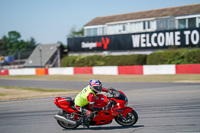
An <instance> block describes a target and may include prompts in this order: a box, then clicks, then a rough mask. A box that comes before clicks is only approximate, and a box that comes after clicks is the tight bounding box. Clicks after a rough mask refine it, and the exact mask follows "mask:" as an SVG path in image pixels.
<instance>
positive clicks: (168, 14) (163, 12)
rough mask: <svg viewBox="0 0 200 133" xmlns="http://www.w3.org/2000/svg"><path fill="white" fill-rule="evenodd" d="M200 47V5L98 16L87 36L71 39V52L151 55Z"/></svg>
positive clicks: (85, 26)
mask: <svg viewBox="0 0 200 133" xmlns="http://www.w3.org/2000/svg"><path fill="white" fill-rule="evenodd" d="M174 46H175V47H180V48H182V47H200V4H194V5H185V6H178V7H170V8H161V9H155V10H148V11H140V12H132V13H126V14H118V15H111V16H103V17H96V18H94V19H93V20H91V21H90V22H88V23H87V24H86V25H84V36H83V37H77V38H76V37H75V38H68V49H69V52H70V55H78V54H80V53H81V54H87V55H88V54H90V55H91V54H111V55H119V54H150V53H152V52H154V51H157V50H166V49H168V48H170V47H174Z"/></svg>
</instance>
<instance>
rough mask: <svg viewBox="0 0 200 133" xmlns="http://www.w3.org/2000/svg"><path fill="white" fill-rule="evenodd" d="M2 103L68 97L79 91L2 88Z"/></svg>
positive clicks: (0, 94)
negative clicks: (5, 101) (16, 100)
mask: <svg viewBox="0 0 200 133" xmlns="http://www.w3.org/2000/svg"><path fill="white" fill-rule="evenodd" d="M0 92H1V93H0V101H4V100H15V99H27V98H39V97H49V96H55V97H56V96H67V95H72V94H77V93H78V92H79V91H75V90H66V89H44V88H29V87H10V86H9V87H8V86H0Z"/></svg>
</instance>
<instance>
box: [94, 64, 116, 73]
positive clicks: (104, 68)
mask: <svg viewBox="0 0 200 133" xmlns="http://www.w3.org/2000/svg"><path fill="white" fill-rule="evenodd" d="M93 74H94V75H118V69H117V66H99V67H97V66H95V67H93Z"/></svg>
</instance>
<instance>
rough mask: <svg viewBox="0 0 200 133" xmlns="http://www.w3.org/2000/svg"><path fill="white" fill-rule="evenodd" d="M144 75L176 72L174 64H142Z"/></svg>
mask: <svg viewBox="0 0 200 133" xmlns="http://www.w3.org/2000/svg"><path fill="white" fill-rule="evenodd" d="M143 72H144V75H152V74H176V69H175V65H144V66H143Z"/></svg>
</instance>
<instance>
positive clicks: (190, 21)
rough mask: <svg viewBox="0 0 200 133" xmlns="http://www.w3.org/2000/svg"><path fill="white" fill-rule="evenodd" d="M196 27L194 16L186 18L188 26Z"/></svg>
mask: <svg viewBox="0 0 200 133" xmlns="http://www.w3.org/2000/svg"><path fill="white" fill-rule="evenodd" d="M195 27H196V18H188V28H195Z"/></svg>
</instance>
